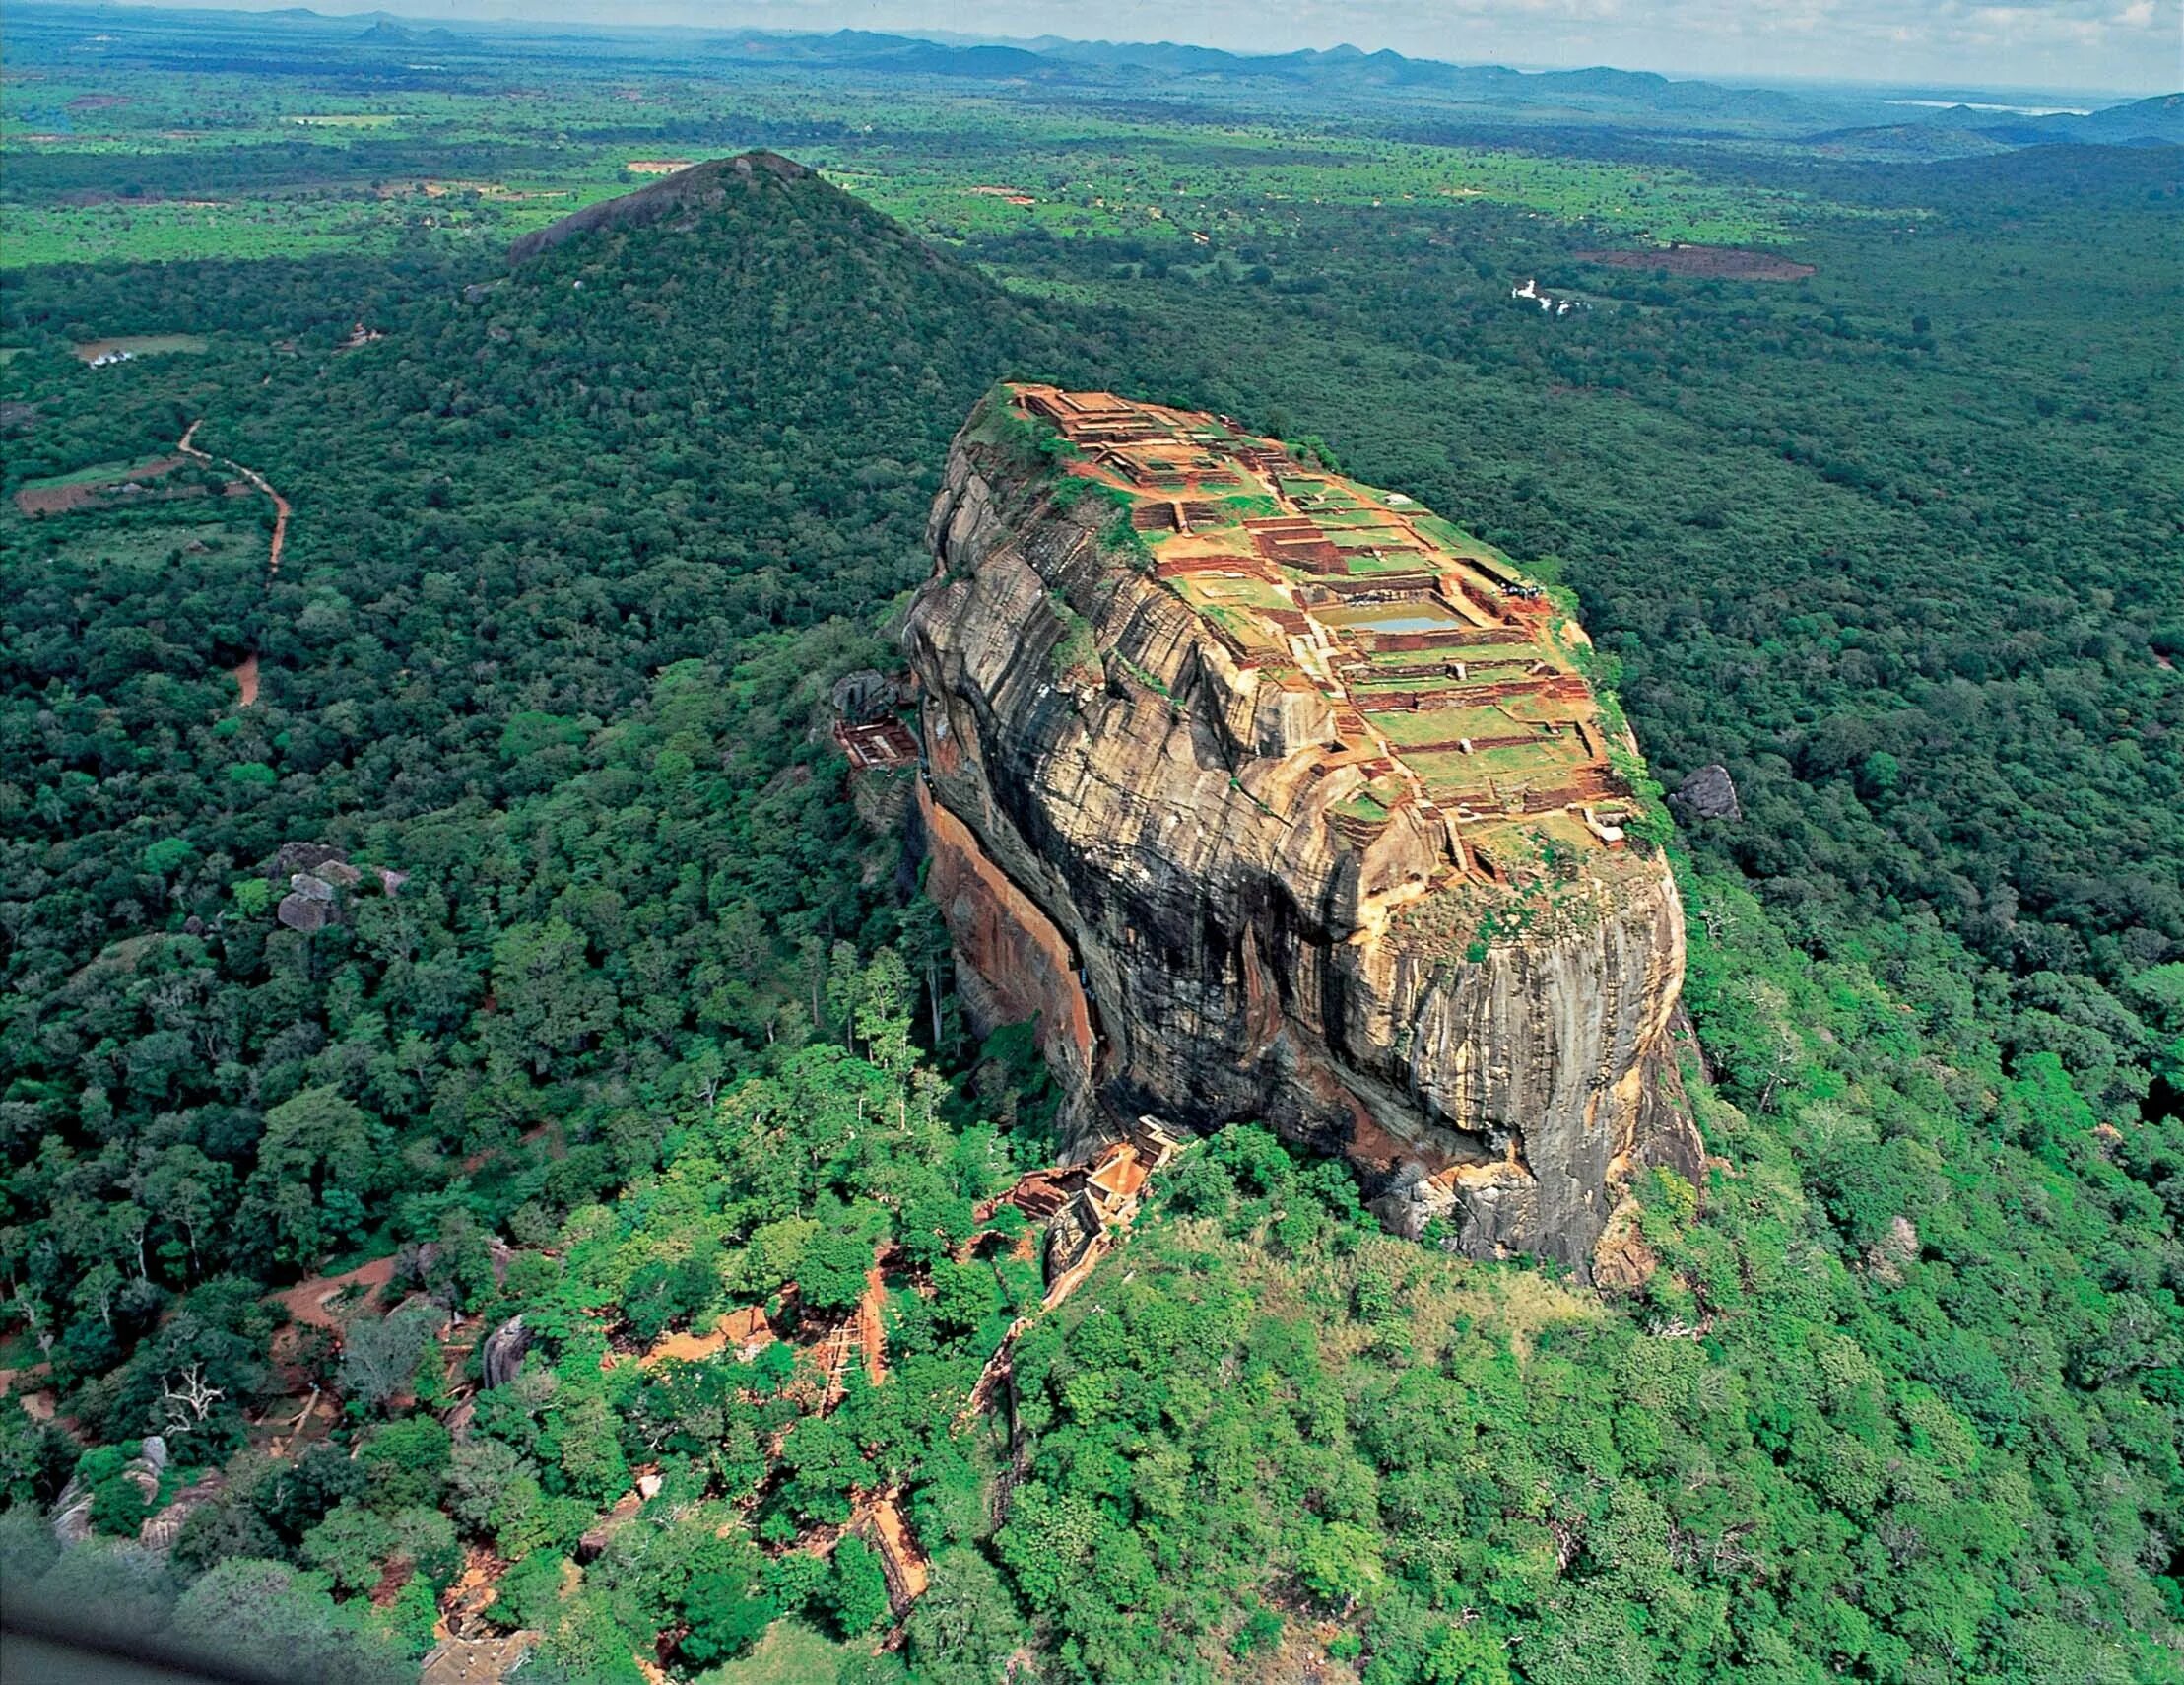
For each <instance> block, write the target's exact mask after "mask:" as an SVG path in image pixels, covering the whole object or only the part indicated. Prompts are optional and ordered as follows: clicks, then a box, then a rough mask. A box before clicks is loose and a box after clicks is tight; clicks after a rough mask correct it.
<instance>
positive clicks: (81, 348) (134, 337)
mask: <svg viewBox="0 0 2184 1685" xmlns="http://www.w3.org/2000/svg"><path fill="white" fill-rule="evenodd" d="M75 349H76V355H77V356H78V357H80V358H82V359H83V360H84V361H85V362H86V363H96V362H97V361H98V360H99V358H101V357H119V356H127V357H160V356H164V355H166V354H168V353H171V352H177V351H203V350H204V349H205V341H204V338H203V336H202V335H199V334H194V333H139V334H122V335H120V336H119V337H118V338H113V339H87V340H84V341H82V342H81V343H80V344H78V345H77V346H76V348H75Z"/></svg>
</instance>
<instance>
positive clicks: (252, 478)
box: [174, 417, 290, 706]
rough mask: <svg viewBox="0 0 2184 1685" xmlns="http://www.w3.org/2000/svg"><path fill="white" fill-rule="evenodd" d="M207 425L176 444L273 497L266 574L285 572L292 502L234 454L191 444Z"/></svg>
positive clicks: (191, 430) (197, 425)
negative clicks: (216, 452)
mask: <svg viewBox="0 0 2184 1685" xmlns="http://www.w3.org/2000/svg"><path fill="white" fill-rule="evenodd" d="M204 425H205V422H204V418H203V417H199V418H198V419H197V420H196V421H193V422H191V423H190V424H189V430H188V431H187V432H186V433H184V434H183V435H182V438H181V442H180V443H179V444H177V445H175V447H174V448H175V449H177V450H179V451H180V452H181V453H182V454H183V455H184V456H194V457H196V458H197V460H198V461H200V462H203V463H206V464H208V465H210V464H212V463H214V462H225V463H226V464H227V465H228V466H229V467H231V468H232V469H233V470H234V471H235V472H236V473H237V474H240V475H241V476H242V477H243V478H244V479H245V480H247V481H249V482H250V484H251V485H253V486H255V487H256V488H257V489H258V490H259V491H261V492H263V493H264V494H265V495H266V496H267V497H269V498H271V499H272V500H273V550H272V553H271V554H270V555H269V556H268V557H267V558H266V564H265V576H266V577H267V578H269V579H271V578H275V577H277V576H278V575H279V573H280V572H281V547H282V546H283V545H284V544H286V543H287V542H288V536H289V512H290V511H289V501H288V499H286V498H284V497H282V496H281V494H280V493H279V492H276V491H275V490H274V489H273V488H272V486H270V485H269V484H267V482H266V477H265V476H264V475H263V474H261V473H259V472H258V471H257V470H256V469H255V468H245V467H244V466H243V465H242V464H241V463H239V462H237V461H235V460H234V459H233V458H232V457H228V456H214V455H213V454H212V453H211V452H210V451H205V450H200V449H198V448H197V446H196V445H195V444H193V443H191V442H190V441H191V440H192V439H194V438H196V437H197V430H198V429H199V428H201V427H203V426H204ZM245 706H248V705H245Z"/></svg>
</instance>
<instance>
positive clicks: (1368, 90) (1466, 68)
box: [18, 0, 2184, 160]
mask: <svg viewBox="0 0 2184 1685" xmlns="http://www.w3.org/2000/svg"><path fill="white" fill-rule="evenodd" d="M18 9H19V10H21V11H24V12H26V13H31V12H48V11H50V12H60V11H67V12H71V13H75V14H77V15H79V16H81V15H87V14H88V15H91V16H100V15H103V16H106V17H117V16H126V15H127V9H123V8H114V7H110V6H99V7H77V6H62V7H47V6H44V5H40V4H38V3H37V0H19V8H18ZM220 15H221V16H222V17H223V18H224V19H226V20H229V21H230V22H231V23H232V24H234V25H237V26H242V27H245V28H250V29H257V30H264V29H266V28H267V27H268V26H270V27H271V28H272V29H274V30H278V31H283V32H285V31H289V30H309V31H311V32H313V33H314V34H315V33H318V32H331V31H335V30H338V31H341V32H343V34H344V35H345V37H346V39H347V41H349V42H350V43H353V44H354V45H355V46H358V47H362V48H364V49H367V50H368V49H370V48H374V47H377V48H383V49H385V50H386V51H388V52H390V53H405V52H414V51H415V50H416V49H417V48H418V47H420V46H429V47H430V48H431V49H432V50H433V52H434V53H435V54H448V53H459V52H460V51H461V50H462V48H463V47H465V46H466V45H468V46H473V47H475V48H477V49H480V50H484V51H488V52H490V51H492V50H494V48H495V47H496V46H497V45H499V44H501V43H505V42H507V41H508V40H510V39H511V38H518V37H531V38H548V39H554V40H558V41H563V42H566V41H569V40H576V39H583V38H585V37H591V38H598V39H613V40H620V41H630V40H637V39H644V38H647V37H649V38H652V39H655V40H657V41H659V42H661V43H663V44H667V43H672V46H673V49H674V51H675V52H676V53H677V54H678V55H689V56H691V57H700V58H710V59H712V60H713V61H714V62H715V63H744V64H768V65H782V66H797V67H801V68H805V69H810V70H815V71H841V72H853V73H857V74H861V75H874V76H901V77H922V78H946V79H951V80H960V81H985V82H998V83H1008V84H1016V85H1019V86H1024V85H1030V86H1042V87H1047V88H1051V89H1053V90H1055V92H1056V93H1057V94H1069V93H1074V94H1077V95H1080V96H1083V97H1090V98H1098V97H1100V96H1102V95H1108V96H1116V97H1143V98H1149V99H1167V100H1176V99H1193V100H1201V101H1219V100H1220V99H1222V98H1223V97H1224V96H1229V97H1239V98H1240V97H1256V98H1266V97H1270V96H1271V97H1281V96H1291V97H1297V98H1302V99H1314V98H1319V99H1337V98H1340V99H1348V100H1354V101H1368V102H1380V103H1382V104H1384V105H1388V104H1398V103H1400V104H1405V105H1416V106H1419V107H1421V108H1423V109H1425V110H1432V109H1435V108H1438V109H1439V110H1440V111H1442V112H1444V113H1446V114H1448V115H1450V116H1452V117H1456V118H1458V119H1459V120H1467V119H1468V120H1481V121H1486V122H1489V123H1490V122H1493V121H1497V120H1500V121H1509V122H1515V123H1526V124H1542V123H1554V122H1557V121H1562V120H1589V121H1606V122H1611V123H1620V124H1627V125H1629V126H1630V127H1632V128H1643V129H1651V130H1655V131H1668V132H1681V133H1709V132H1715V133H1724V134H1741V135H1747V136H1753V137H1764V138H1769V139H1777V140H1798V141H1803V142H1809V143H1811V144H1814V145H1817V146H1819V147H1820V148H1821V149H1822V150H1823V151H1827V152H1833V153H1839V154H1841V155H1844V156H1856V157H1874V158H1900V159H1906V160H1912V159H1934V158H1959V157H1967V156H1978V155H1980V154H1983V153H1989V152H1999V151H2005V150H2015V149H2017V148H2020V147H2025V146H2036V145H2041V144H2047V143H2054V142H2068V143H2077V144H2081V145H2085V144H2097V145H2109V146H2115V145H2123V146H2149V145H2168V146H2174V145H2184V94H2164V95H2156V96H2154V97H2152V98H2151V99H2143V100H2132V101H2121V102H2118V103H2115V104H2111V105H2106V106H2103V107H2100V108H2097V109H2093V110H2090V111H2059V110H2039V109H2026V110H2019V109H2016V108H2014V107H2011V106H2008V105H2003V104H1999V103H1980V102H1963V103H1952V102H1950V101H1951V99H1952V91H1949V90H1939V91H1936V93H1937V96H1938V97H1935V98H1929V99H1912V98H1909V97H1908V91H1907V93H1906V94H1905V95H1904V96H1896V95H1892V94H1889V93H1884V92H1882V91H1879V90H1872V89H1858V88H1839V87H1817V86H1816V87H1800V88H1795V89H1787V88H1779V87H1773V88H1754V87H1737V86H1732V85H1727V84H1723V83H1717V82H1708V81H1703V80H1699V79H1678V78H1672V77H1667V76H1663V75H1660V74H1658V73H1656V72H1653V71H1636V70H1616V69H1612V68H1609V67H1606V66H1600V67H1595V68H1592V69H1586V70H1548V71H1519V70H1512V69H1510V68H1508V67H1507V66H1505V65H1498V64H1483V65H1459V64H1451V63H1446V62H1443V61H1441V60H1438V59H1429V58H1409V57H1406V56H1405V55H1403V54H1402V53H1399V52H1394V51H1391V50H1387V49H1382V50H1380V51H1378V52H1366V51H1363V50H1361V49H1360V48H1357V47H1355V46H1337V47H1331V48H1328V49H1326V50H1324V51H1322V50H1304V51H1298V52H1287V53H1272V54H1244V53H1234V52H1227V51H1224V50H1223V49H1221V48H1218V47H1205V46H1191V45H1187V44H1182V43H1178V42H1174V41H1103V40H1090V41H1087V40H1072V39H1068V38H1065V37H1063V36H1059V35H1039V36H1034V37H1030V38H1026V39H1015V40H988V39H982V38H977V37H971V36H963V35H949V34H947V33H946V32H940V33H939V34H937V35H934V36H927V35H909V34H885V33H880V32H875V31H870V30H837V31H834V32H832V33H830V34H817V33H794V32H775V31H766V30H739V31H733V32H720V31H708V30H694V29H613V28H608V27H605V26H596V25H593V26H587V25H580V24H543V23H534V22H528V21H505V22H503V21H485V20H477V21H467V20H466V21H460V22H458V23H457V24H456V26H455V29H453V30H450V29H448V28H445V27H427V26H425V25H422V24H421V23H420V22H419V21H418V20H417V19H414V18H408V17H402V16H399V15H397V14H394V13H390V12H384V11H376V12H367V13H354V12H352V13H344V14H332V15H329V14H325V13H320V12H316V11H313V10H311V9H309V8H306V7H290V8H287V9H285V10H282V11H277V12H259V13H235V12H228V13H223V14H220ZM458 31H459V32H461V33H457V32H458ZM2087 103H2091V102H2090V101H2087Z"/></svg>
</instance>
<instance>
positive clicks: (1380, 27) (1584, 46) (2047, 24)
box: [200, 0, 2184, 95]
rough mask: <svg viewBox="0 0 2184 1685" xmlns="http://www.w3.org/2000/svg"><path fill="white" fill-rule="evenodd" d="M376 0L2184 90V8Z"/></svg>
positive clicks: (524, 13) (1434, 0)
mask: <svg viewBox="0 0 2184 1685" xmlns="http://www.w3.org/2000/svg"><path fill="white" fill-rule="evenodd" d="M200 3H202V0H200ZM215 3H217V0H215ZM229 3H230V4H235V3H236V0H229ZM294 3H296V0H240V4H242V5H244V6H249V7H253V8H257V7H263V6H274V5H284V4H294ZM303 3H304V4H310V3H312V0H303ZM374 6H376V7H377V8H378V9H381V10H385V11H390V12H399V13H403V14H406V15H410V16H415V17H419V18H432V19H436V20H439V21H442V22H455V21H458V20H461V19H465V18H471V19H481V18H505V19H517V18H521V19H525V20H530V21H535V22H542V23H544V22H555V23H578V22H582V23H620V24H654V25H658V24H684V25H696V26H700V27H707V28H714V29H781V30H822V31H825V30H835V29H841V28H850V29H865V30H898V31H906V32H911V33H916V32H920V31H932V30H948V31H954V32H959V33H962V34H990V35H996V36H1014V37H1020V38H1021V37H1028V36H1034V35H1039V34H1057V35H1067V36H1071V37H1074V38H1077V39H1086V38H1100V39H1106V40H1140V41H1143V40H1173V41H1189V42H1193V43H1196V44H1200V45H1205V46H1218V47H1226V48H1228V49H1229V50H1231V51H1236V52H1287V51H1290V50H1291V49H1293V48H1297V47H1330V46H1334V45H1337V44H1339V43H1341V42H1345V41H1347V42H1350V43H1351V44H1353V45H1356V46H1359V47H1362V48H1364V49H1366V50H1367V51H1372V50H1374V49H1377V48H1379V47H1393V48H1394V49H1395V50H1396V51H1398V52H1402V53H1407V54H1410V55H1411V56H1413V57H1420V58H1438V59H1446V60H1449V61H1451V62H1454V63H1459V64H1481V63H1496V64H1510V65H1517V66H1520V67H1524V68H1548V67H1555V68H1561V67H1575V66H1581V65H1597V64H1610V65H1616V66H1618V67H1620V68H1622V69H1627V70H1658V71H1663V72H1665V73H1667V74H1670V75H1686V76H1704V77H1714V78H1719V79H1725V80H1739V79H1745V80H1763V81H1770V82H1772V81H1782V80H1789V79H1820V80H1839V81H1854V82H1863V83H1921V84H1938V85H1946V86H1949V87H1952V88H2015V89H2047V90H2057V91H2061V90H2085V91H2099V92H2106V93H2112V94H2119V95H2123V94H2154V93H2166V92H2170V91H2173V90H2176V89H2178V88H2184V0H2015V3H2005V4H1986V3H1982V0H1099V3H1098V4H1097V5H1088V4H1086V3H1085V0H752V3H748V4H740V5H722V4H710V3H707V0H357V3H356V4H354V5H345V4H342V3H340V0H333V3H331V4H329V3H328V0H316V9H317V10H319V11H323V12H340V11H364V10H370V9H372V8H373V7H374Z"/></svg>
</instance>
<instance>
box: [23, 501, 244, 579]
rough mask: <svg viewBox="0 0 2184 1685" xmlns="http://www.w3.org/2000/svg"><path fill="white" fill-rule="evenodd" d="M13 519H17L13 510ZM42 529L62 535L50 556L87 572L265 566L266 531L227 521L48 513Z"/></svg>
mask: <svg viewBox="0 0 2184 1685" xmlns="http://www.w3.org/2000/svg"><path fill="white" fill-rule="evenodd" d="M8 518H10V519H13V518H16V517H15V516H14V515H13V513H12V511H11V512H10V515H9V517H8ZM40 532H41V534H42V533H44V532H58V533H59V534H60V535H61V536H59V537H58V538H57V539H56V540H55V541H54V543H53V544H52V547H51V549H50V551H49V552H48V554H50V555H52V556H54V557H56V558H58V559H60V560H61V561H63V562H66V563H70V564H73V565H74V566H76V567H79V568H83V569H85V570H87V571H90V570H99V571H103V570H108V569H116V568H119V569H126V570H129V571H132V572H150V571H152V570H154V569H160V568H166V567H171V566H174V565H175V564H177V563H179V562H181V561H182V560H184V559H185V558H187V559H190V560H192V561H193V562H194V564H195V565H196V566H197V567H198V568H199V569H200V570H204V569H206V568H209V567H221V568H236V569H243V570H249V571H252V572H257V571H262V570H263V569H264V567H265V550H266V540H265V534H264V533H263V532H262V531H259V530H257V529H255V528H251V527H241V526H231V525H229V524H227V523H226V522H224V521H184V520H174V521H131V522H129V523H128V524H126V525H123V524H118V523H113V522H99V521H94V520H89V519H86V518H84V517H81V516H78V517H74V518H72V519H69V520H68V521H67V522H66V524H65V525H64V524H60V523H56V522H54V521H53V520H52V518H51V517H48V518H47V521H46V522H45V523H42V524H41V527H40ZM192 545H203V546H204V549H203V550H202V551H193V550H192V549H191V548H190V547H191V546H192Z"/></svg>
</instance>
